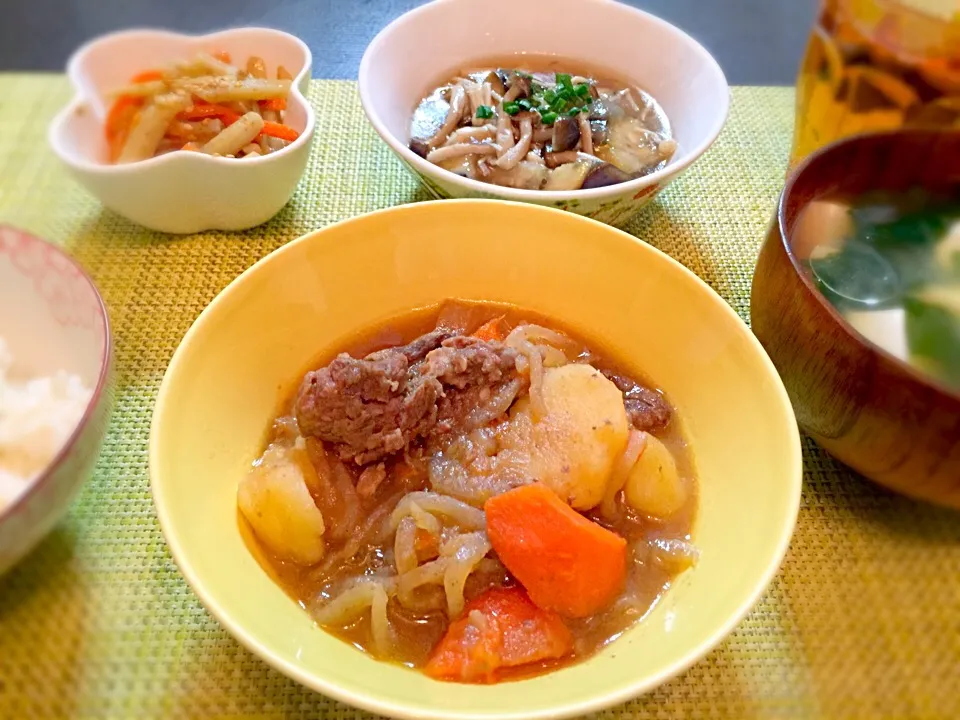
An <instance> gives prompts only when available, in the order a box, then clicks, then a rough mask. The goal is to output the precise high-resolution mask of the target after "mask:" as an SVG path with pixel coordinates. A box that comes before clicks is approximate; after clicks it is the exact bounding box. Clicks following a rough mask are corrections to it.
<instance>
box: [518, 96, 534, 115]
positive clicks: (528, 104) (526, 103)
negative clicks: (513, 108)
mask: <svg viewBox="0 0 960 720" xmlns="http://www.w3.org/2000/svg"><path fill="white" fill-rule="evenodd" d="M517 105H519V106H520V107H522V108H523V109H524V110H526V111H527V112H529V111H530V110H533V103H532V102H530V101H529V100H527V98H522V99H521V100H517Z"/></svg>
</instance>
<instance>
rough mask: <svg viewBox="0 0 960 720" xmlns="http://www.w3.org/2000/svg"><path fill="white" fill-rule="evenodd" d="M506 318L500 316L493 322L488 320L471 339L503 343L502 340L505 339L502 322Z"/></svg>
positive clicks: (503, 323)
mask: <svg viewBox="0 0 960 720" xmlns="http://www.w3.org/2000/svg"><path fill="white" fill-rule="evenodd" d="M506 317H507V316H506V315H501V316H500V317H495V318H493V320H488V321H487V322H485V323H484V324H483V325H481V326H480V327H478V328H477V329H476V330H475V331H474V333H473V337H475V338H478V339H480V340H486V341H488V342H489V341H491V340H499V341H503V340H504V338H506V337H507V332H506V327H505V322H504V321H505V320H506Z"/></svg>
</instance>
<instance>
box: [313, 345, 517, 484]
mask: <svg viewBox="0 0 960 720" xmlns="http://www.w3.org/2000/svg"><path fill="white" fill-rule="evenodd" d="M452 335H453V333H452V332H451V331H449V330H437V331H434V332H432V333H428V334H427V335H423V336H421V337H420V338H418V339H417V340H415V341H414V342H412V343H410V344H409V345H406V346H403V347H397V348H389V349H386V350H381V351H378V352H376V353H373V354H371V355H368V356H367V357H366V358H363V359H356V358H352V357H350V356H349V355H347V354H341V355H339V356H338V357H337V358H336V359H335V360H334V361H333V362H331V363H330V364H329V365H328V366H327V367H324V368H321V369H320V370H314V371H312V372H309V373H307V375H306V377H305V378H304V381H303V384H302V385H301V387H300V392H299V395H298V397H297V401H296V405H295V412H296V415H297V423H298V425H299V427H300V431H301V432H302V433H303V434H304V435H308V436H313V437H316V438H318V439H320V440H322V441H324V442H327V443H330V444H331V445H332V446H333V448H334V450H335V451H336V452H337V454H338V455H339V456H340V457H341V458H342V459H344V460H352V461H353V462H354V463H356V464H358V465H365V464H367V463H371V462H374V461H377V460H381V459H383V458H385V457H387V456H388V455H390V454H392V453H395V452H397V451H399V450H402V449H404V448H405V447H407V446H408V445H409V444H410V443H411V442H413V441H414V440H416V439H418V438H423V437H426V436H427V435H429V434H431V433H442V432H448V431H450V430H453V429H461V428H463V427H464V424H465V423H466V418H467V416H468V415H469V413H470V412H471V411H472V410H474V409H475V408H477V407H478V406H482V404H483V403H484V402H485V401H487V400H489V399H490V398H491V397H493V396H494V395H495V393H496V391H497V390H498V389H500V388H501V387H502V386H503V385H504V384H506V383H508V382H512V381H513V380H515V379H516V378H517V370H516V353H515V351H513V350H511V349H510V348H507V347H505V346H504V345H503V344H501V343H487V342H484V341H481V340H477V339H475V338H467V337H456V336H453V337H451V336H452Z"/></svg>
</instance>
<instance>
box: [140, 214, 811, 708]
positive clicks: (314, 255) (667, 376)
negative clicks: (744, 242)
mask: <svg viewBox="0 0 960 720" xmlns="http://www.w3.org/2000/svg"><path fill="white" fill-rule="evenodd" d="M447 297H461V298H471V299H483V300H494V301H502V302H510V303H515V304H517V305H519V306H521V307H525V308H529V309H532V310H536V311H539V312H542V313H545V314H547V315H549V316H551V317H554V318H557V319H558V320H562V321H563V322H564V324H566V325H568V326H569V327H571V328H572V329H573V330H575V331H578V332H579V333H581V334H582V335H584V336H585V337H586V338H587V339H588V340H591V341H592V342H593V344H595V345H597V346H600V347H602V348H603V349H604V350H605V351H606V352H608V353H609V354H610V355H612V356H614V357H616V358H617V359H621V360H623V361H625V362H626V363H627V364H628V365H629V366H632V367H634V368H636V370H637V371H642V372H643V373H644V374H645V375H647V376H649V377H651V378H652V379H653V380H655V381H656V382H657V383H659V384H660V385H661V386H662V387H663V388H664V389H665V390H666V392H667V393H668V395H669V397H670V398H671V400H672V401H673V403H674V404H675V406H676V407H677V409H678V412H679V416H680V419H681V421H682V423H683V425H684V426H685V429H686V434H687V437H688V438H689V440H690V443H691V445H692V447H693V451H694V456H695V461H696V464H697V466H698V468H699V474H700V487H701V506H700V513H699V518H698V521H697V523H696V527H695V533H694V541H695V542H696V544H697V545H698V546H699V547H700V548H701V551H702V557H701V559H700V562H699V564H698V565H697V566H696V567H695V568H694V569H693V570H690V571H688V572H687V573H686V574H684V575H682V576H681V577H680V579H679V581H678V582H677V583H676V585H675V587H673V588H672V589H671V590H670V591H669V592H668V593H667V595H666V596H665V599H664V600H662V601H661V602H660V603H659V604H657V606H656V607H655V608H654V610H653V611H652V612H651V613H650V615H649V616H648V617H647V618H646V619H645V620H644V621H643V622H641V623H639V624H638V625H636V626H635V627H634V628H633V629H631V630H630V631H629V632H627V633H626V634H625V635H624V636H623V637H621V638H620V639H618V640H617V641H616V642H614V643H612V644H610V645H609V646H608V647H607V648H606V649H605V650H604V651H602V652H601V653H599V654H598V655H596V656H594V657H593V658H591V659H590V660H588V661H586V662H583V663H580V664H577V665H574V666H572V667H569V668H565V669H563V670H560V671H558V672H553V673H550V674H547V675H543V676H541V677H537V678H533V679H530V680H523V681H520V682H510V683H504V684H501V685H494V686H469V685H456V684H446V683H440V682H436V681H434V680H431V679H429V678H427V677H426V676H424V675H422V674H420V673H418V672H415V671H413V670H409V669H406V668H404V667H400V666H394V665H389V664H384V663H378V662H376V661H374V660H372V659H370V658H369V657H368V656H366V655H364V654H363V653H361V652H359V651H358V650H356V649H354V648H353V647H351V646H349V645H347V644H345V643H343V642H342V641H340V640H337V639H336V638H334V637H332V636H331V635H328V634H327V633H326V632H324V631H323V630H321V629H319V628H317V627H316V626H315V625H314V624H313V623H312V621H311V620H310V617H309V616H308V615H307V613H306V612H304V611H303V610H302V609H301V608H300V607H299V606H298V605H297V604H296V603H294V602H293V601H292V600H291V599H290V598H289V597H287V596H286V595H285V594H284V593H283V591H282V590H281V589H280V588H279V587H278V586H277V585H276V584H274V582H273V581H272V580H271V579H270V578H269V577H268V576H267V575H266V573H265V572H264V571H263V570H262V569H261V568H260V566H259V565H258V564H257V561H256V560H255V559H254V558H253V556H252V555H251V554H250V552H249V550H248V549H247V547H246V546H245V545H244V542H243V540H242V539H241V536H240V533H239V531H238V526H237V510H236V489H237V483H238V482H239V480H240V479H241V477H243V475H244V473H245V472H246V471H247V468H248V467H249V464H250V462H251V461H252V460H253V459H254V458H255V457H256V456H257V455H258V453H259V451H260V449H261V442H262V441H263V439H264V435H265V431H266V429H267V427H268V425H269V423H270V421H271V419H272V418H273V417H274V415H275V413H276V412H277V410H278V407H279V406H278V403H279V401H280V399H281V397H282V396H283V395H284V394H285V393H286V392H288V391H289V390H290V389H291V388H292V387H293V386H294V384H295V383H296V382H297V381H298V379H299V378H298V374H300V373H302V371H303V369H304V368H305V367H306V366H307V365H308V364H309V363H310V361H311V360H312V359H314V358H315V357H316V356H317V355H318V354H320V353H323V352H327V351H329V350H331V349H333V348H338V347H340V346H341V345H343V344H344V343H345V342H346V341H347V340H348V339H349V338H350V336H351V335H352V334H353V333H354V332H355V331H356V330H357V329H358V328H367V327H369V326H370V325H373V324H376V323H378V322H381V321H383V320H385V319H386V318H389V317H391V316H394V315H396V314H397V313H401V312H404V311H407V310H410V309H412V308H416V307H422V306H424V305H429V304H432V303H436V302H438V301H440V300H442V299H444V298H447ZM150 475H151V483H152V489H153V496H154V501H155V503H156V506H157V512H158V514H159V517H160V523H161V525H162V527H163V532H164V534H165V535H166V538H167V542H168V543H169V544H170V548H171V550H172V552H173V555H174V558H175V559H176V561H177V563H178V564H179V566H180V568H181V570H182V571H183V574H184V575H185V576H186V578H187V580H188V582H189V583H190V585H191V586H192V587H193V589H194V590H195V591H196V593H197V594H198V595H199V596H200V599H201V600H202V601H203V603H204V604H205V605H206V607H207V608H208V609H209V610H210V612H211V613H213V615H214V616H215V617H216V618H217V619H218V620H219V621H220V622H221V623H222V624H223V625H224V626H225V627H226V628H227V629H228V630H229V631H230V632H231V633H233V635H234V636H235V637H236V638H237V639H238V640H240V641H241V642H242V643H243V644H244V645H246V646H247V647H248V648H249V649H251V650H252V651H253V652H255V653H256V654H258V655H259V656H260V657H262V658H263V659H264V660H266V661H267V662H268V663H270V664H271V665H273V666H274V667H275V668H277V669H279V670H280V671H281V672H284V673H286V674H287V675H289V676H290V677H292V678H294V679H296V680H298V681H299V682H301V683H303V684H304V685H307V686H309V687H311V688H314V689H315V690H318V691H320V692H322V693H325V694H327V695H329V696H331V697H334V698H337V699H339V700H342V701H344V702H347V703H351V704H353V705H357V706H360V707H363V708H365V709H368V710H370V711H373V712H377V713H382V714H384V715H390V716H394V717H404V718H437V719H439V718H443V719H444V720H451V719H458V718H485V719H493V718H498V719H502V718H516V719H518V720H519V719H520V718H523V719H524V720H530V719H531V718H548V717H549V718H558V717H566V716H572V715H578V714H582V713H586V712H590V711H594V710H598V709H600V708H602V707H605V706H608V705H612V704H614V703H617V702H621V701H624V700H627V699H629V698H631V697H633V696H636V695H638V694H640V693H642V692H644V691H647V690H649V689H651V688H653V687H654V686H656V685H658V684H660V683H662V682H664V681H665V680H667V679H668V678H670V677H672V676H673V675H675V674H677V673H679V672H681V671H682V670H684V669H685V668H687V667H688V666H690V665H691V664H693V663H694V662H695V661H696V660H698V659H699V658H700V657H702V656H703V655H704V654H705V653H706V652H707V651H709V650H710V649H711V648H712V647H714V646H715V645H716V644H717V643H719V642H720V641H721V640H722V639H723V638H724V636H725V635H727V633H729V632H730V631H731V630H732V629H733V627H734V626H735V625H736V624H737V622H738V621H739V620H740V619H741V618H743V616H744V615H745V614H746V613H747V612H748V611H749V610H750V608H751V607H752V606H753V605H754V603H755V602H756V600H757V599H758V598H759V596H760V594H761V593H762V592H763V591H764V589H765V588H766V586H767V584H768V583H769V582H770V580H771V578H772V577H773V575H774V573H775V572H776V571H777V568H778V566H779V564H780V561H781V559H782V557H783V554H784V552H785V551H786V549H787V545H788V543H789V540H790V535H791V533H792V530H793V526H794V522H795V519H796V515H797V509H798V503H799V498H800V485H801V459H800V442H799V436H798V432H797V427H796V423H795V420H794V416H793V412H792V410H791V408H790V403H789V400H788V399H787V394H786V391H785V390H784V388H783V385H782V384H781V382H780V379H779V378H778V376H777V374H776V372H775V371H774V368H773V365H772V364H771V363H770V361H769V360H768V358H767V356H766V355H765V354H764V352H763V350H762V349H761V347H760V345H759V343H758V342H757V341H756V340H755V339H754V337H753V335H752V334H751V333H750V331H749V330H748V329H747V327H746V325H745V324H744V323H743V322H742V321H741V320H740V318H739V317H738V316H737V315H736V314H735V313H734V312H733V310H731V308H730V307H729V306H728V305H727V304H726V303H725V302H724V301H723V300H722V299H721V298H720V297H719V296H717V295H716V294H715V293H714V292H713V291H712V290H710V289H709V288H708V287H707V286H706V285H705V284H704V283H703V282H702V281H701V280H700V279H699V278H697V277H696V276H695V275H694V274H692V273H691V272H689V271H688V270H686V269H685V268H684V267H682V266H681V265H680V264H678V263H677V262H675V261H674V260H671V259H670V258H669V257H667V256H666V255H664V254H663V253H661V252H659V251H657V250H655V249H653V248H652V247H650V246H648V245H646V244H644V243H642V242H639V241H637V240H635V239H634V238H632V237H630V236H629V235H626V234H624V233H622V232H620V231H618V230H614V229H612V228H610V227H608V226H605V225H601V224H600V223H597V222H593V221H591V220H586V219H584V218H581V217H578V216H576V215H573V214H571V213H564V212H561V211H557V210H552V209H547V208H540V207H536V206H532V205H526V204H512V203H506V202H501V201H484V200H460V201H444V202H431V203H419V204H415V205H406V206H402V207H398V208H393V209H389V210H383V211H380V212H376V213H373V214H370V215H365V216H362V217H358V218H355V219H352V220H348V221H346V222H342V223H339V224H337V225H333V226H331V227H328V228H325V229H323V230H320V231H318V232H316V233H313V234H312V235H309V236H307V237H304V238H301V239H300V240H297V241H295V242H292V243H290V244H288V245H286V246H285V247H283V248H281V249H280V250H277V251H276V252H274V253H273V254H271V255H270V256H268V257H266V258H265V259H263V260H261V261H260V262H259V263H257V264H256V265H254V266H253V267H252V268H250V269H249V270H247V271H246V272H245V273H243V275H241V276H240V277H239V278H237V279H236V280H235V281H234V282H233V283H232V284H231V285H230V286H229V287H228V288H227V289H226V290H224V291H223V292H222V293H221V294H220V295H219V296H218V297H217V298H216V299H215V300H214V301H213V303H211V305H210V306H209V307H208V308H207V309H206V310H204V312H203V313H202V314H201V315H200V317H199V318H198V319H197V321H196V322H195V323H194V325H193V327H192V328H191V329H190V331H189V332H188V333H187V335H186V336H185V337H184V339H183V342H182V343H181V345H180V348H179V349H178V350H177V352H176V354H175V355H174V357H173V360H172V362H171V363H170V367H169V369H168V371H167V374H166V377H165V378H164V380H163V384H162V386H161V388H160V395H159V398H158V400H157V405H156V410H155V412H154V417H153V427H152V431H151V438H150Z"/></svg>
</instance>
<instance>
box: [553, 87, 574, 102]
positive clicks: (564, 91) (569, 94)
mask: <svg viewBox="0 0 960 720" xmlns="http://www.w3.org/2000/svg"><path fill="white" fill-rule="evenodd" d="M557 97H558V98H563V99H564V100H573V98H575V97H576V93H574V91H573V89H572V88H566V87H565V88H560V90H559V91H558V92H557Z"/></svg>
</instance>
